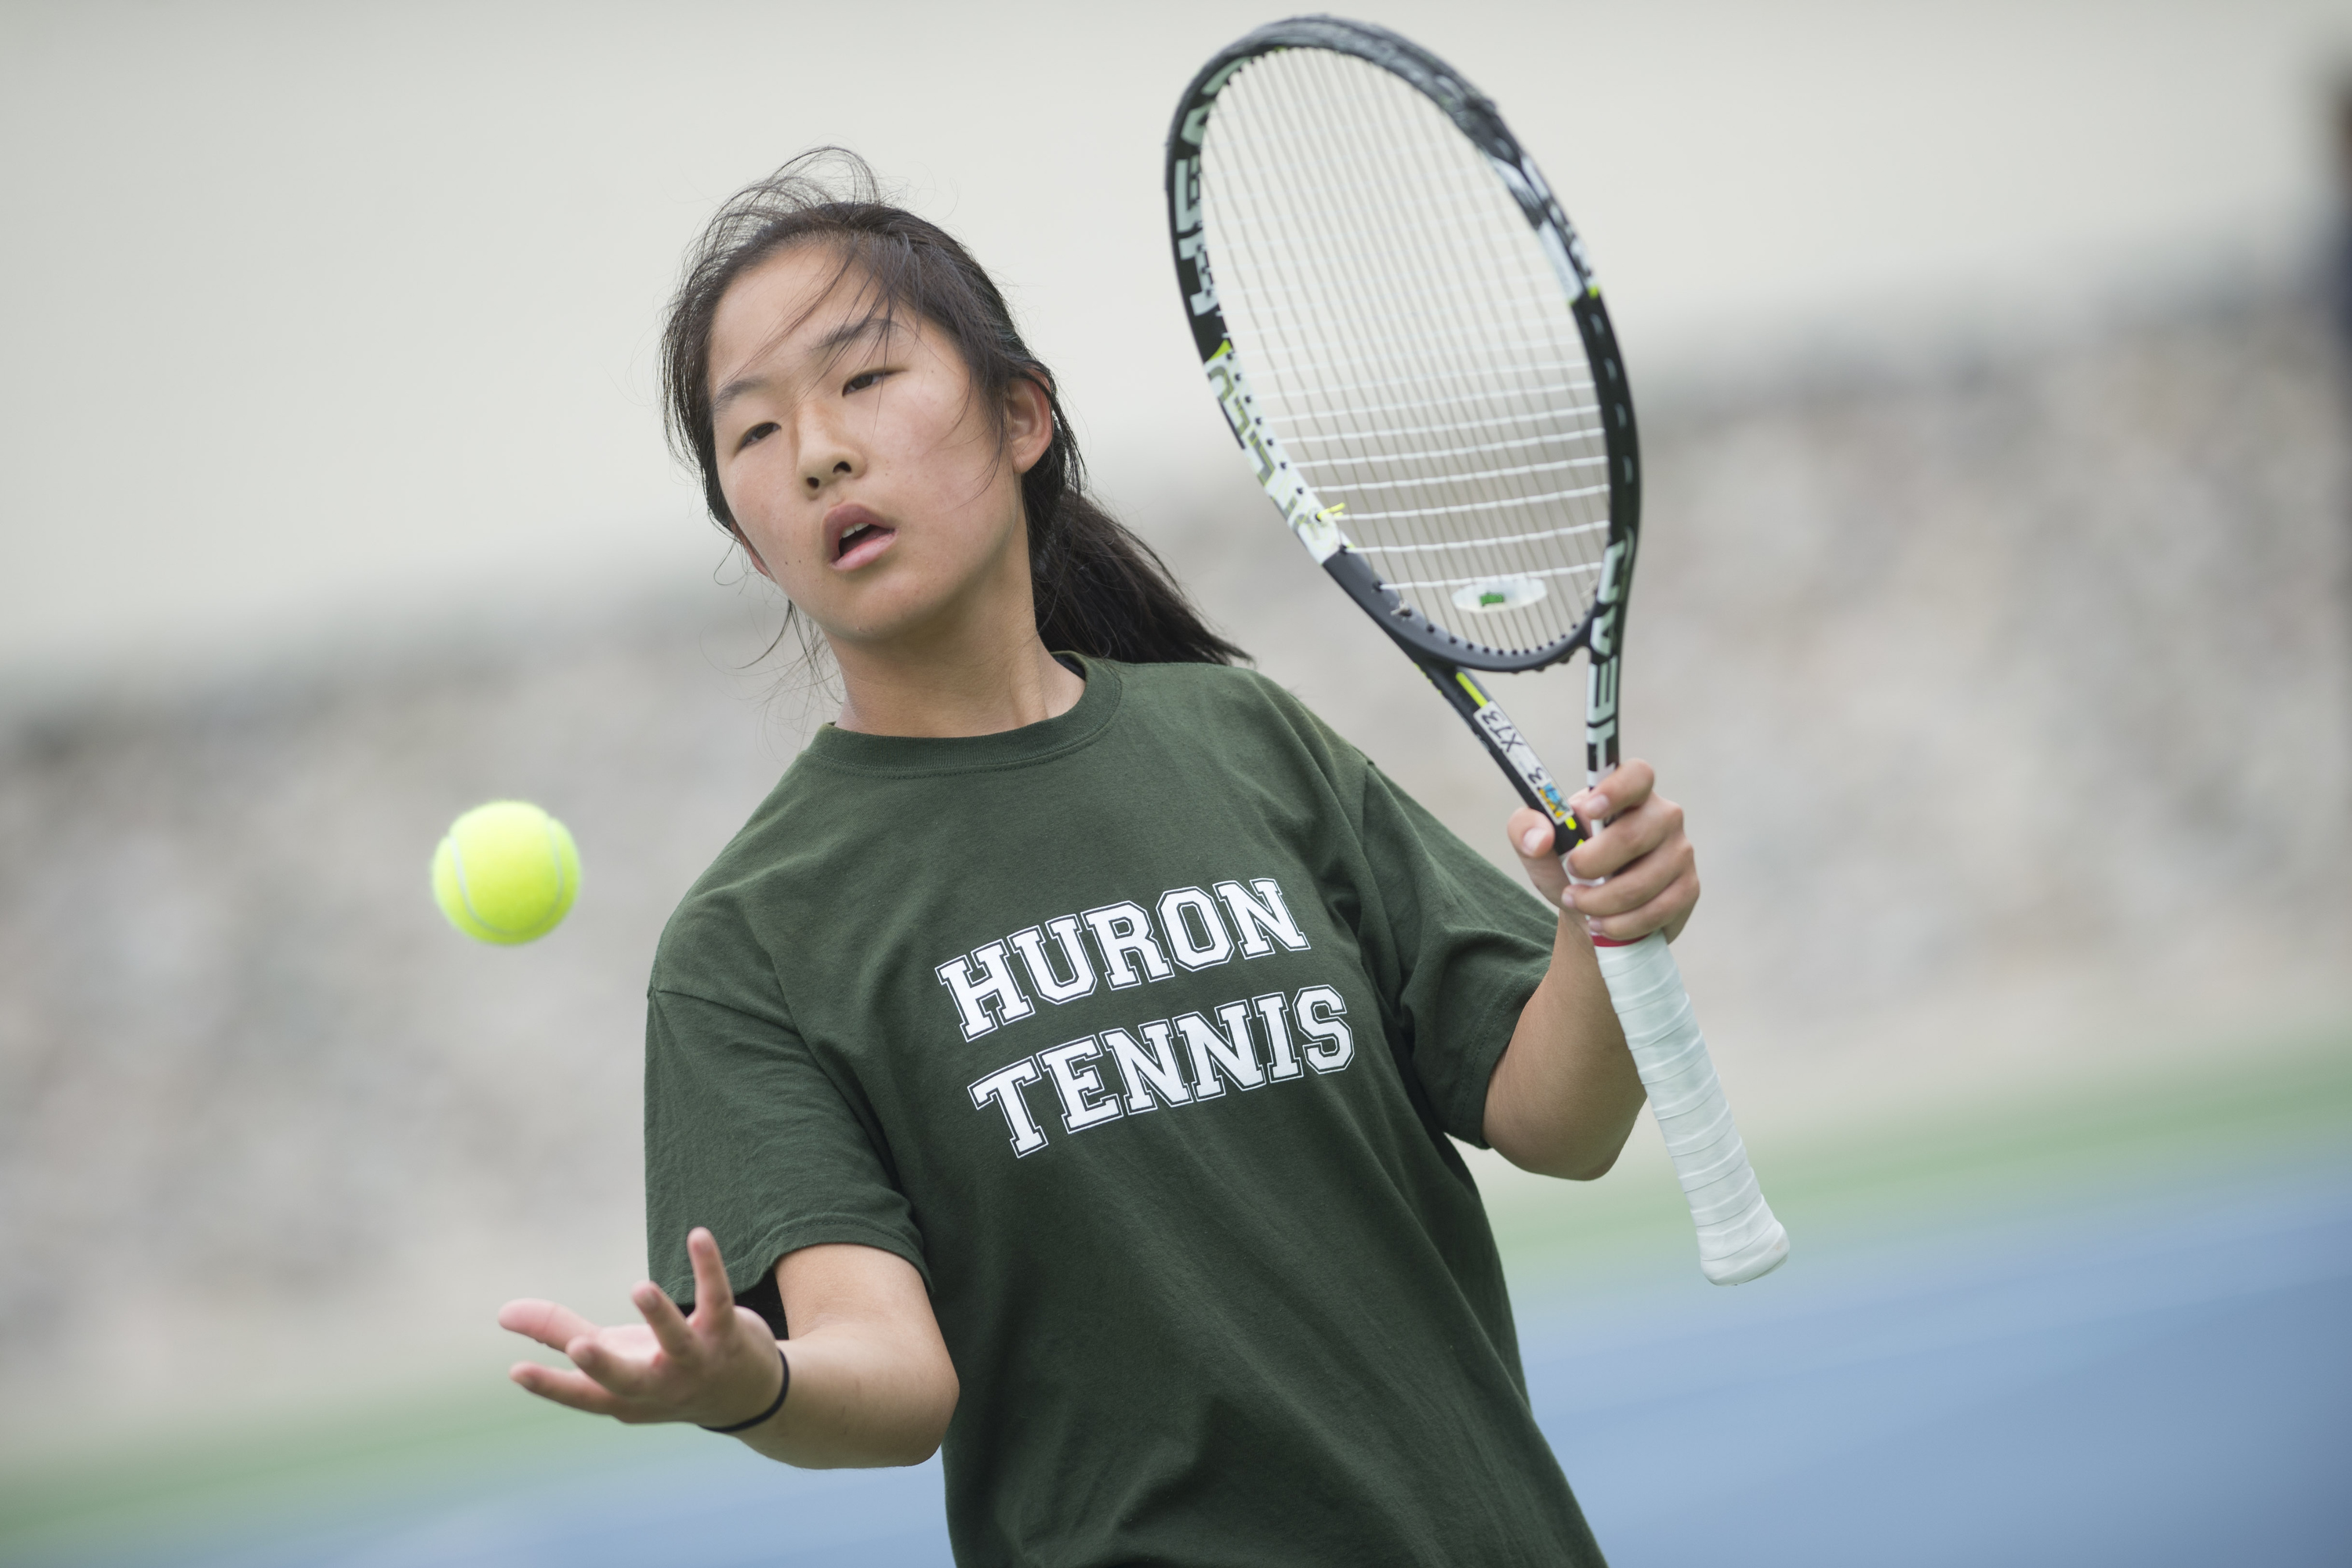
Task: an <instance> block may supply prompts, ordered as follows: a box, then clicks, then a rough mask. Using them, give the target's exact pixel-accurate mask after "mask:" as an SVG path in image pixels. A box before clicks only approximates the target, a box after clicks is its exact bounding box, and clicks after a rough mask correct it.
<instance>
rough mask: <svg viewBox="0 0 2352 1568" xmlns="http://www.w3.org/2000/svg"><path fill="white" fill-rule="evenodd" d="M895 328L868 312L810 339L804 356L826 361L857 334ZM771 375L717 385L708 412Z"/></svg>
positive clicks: (763, 386)
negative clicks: (811, 340) (806, 353)
mask: <svg viewBox="0 0 2352 1568" xmlns="http://www.w3.org/2000/svg"><path fill="white" fill-rule="evenodd" d="M897 330H898V324H897V323H896V322H895V321H891V320H890V318H889V317H887V316H883V315H873V316H867V317H866V318H865V319H864V320H862V321H844V322H842V323H841V325H839V326H837V327H835V328H834V329H833V331H829V332H827V333H825V334H824V336H823V337H821V338H819V339H817V341H816V342H814V343H811V344H810V345H809V351H808V355H807V357H808V358H810V359H813V360H815V361H817V362H818V363H827V362H830V361H831V360H833V359H834V358H835V357H836V356H837V355H839V354H840V353H841V351H842V350H844V349H845V348H847V347H848V346H849V345H850V344H852V343H854V342H856V341H857V340H858V339H860V338H864V337H888V336H890V335H891V334H892V333H894V332H895V331H897ZM773 381H774V378H773V377H772V376H769V375H765V374H761V373H758V372H754V373H753V374H750V375H739V376H737V377H736V378H735V379H734V380H732V381H730V382H729V383H728V384H726V385H724V386H722V387H720V388H719V390H718V391H717V392H715V393H713V394H712V395H711V397H710V416H711V417H712V418H713V419H716V418H718V417H719V415H720V414H721V413H723V412H724V411H725V410H726V407H727V405H729V404H730V403H732V402H734V401H735V400H736V399H737V398H739V397H741V396H742V395H745V394H746V393H751V392H763V391H765V390H767V388H768V387H769V386H770V385H772V384H773Z"/></svg>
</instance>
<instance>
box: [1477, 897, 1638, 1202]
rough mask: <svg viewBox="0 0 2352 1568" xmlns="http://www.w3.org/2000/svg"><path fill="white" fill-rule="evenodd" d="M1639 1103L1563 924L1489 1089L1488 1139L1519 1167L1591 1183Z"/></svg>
mask: <svg viewBox="0 0 2352 1568" xmlns="http://www.w3.org/2000/svg"><path fill="white" fill-rule="evenodd" d="M1642 1101H1643V1090H1642V1079H1641V1076H1640V1075H1639V1074H1638V1073H1636V1072H1635V1071H1634V1070H1633V1056H1632V1055H1631V1053H1629V1052H1628V1051H1627V1050H1626V1048H1625V1036H1624V1032H1623V1030H1622V1029H1621V1028H1619V1027H1618V1024H1617V1013H1616V1010H1615V1009H1614V1008H1613V1007H1612V1006H1611V1005H1610V1002H1609V990H1608V987H1607V986H1606V985H1605V984H1602V982H1601V968H1600V965H1599V964H1597V963H1594V962H1593V958H1592V944H1591V942H1589V941H1588V940H1587V939H1586V937H1585V935H1584V933H1583V931H1580V930H1579V929H1578V927H1577V924H1576V922H1575V921H1571V920H1565V919H1564V920H1562V921H1560V922H1559V932H1558V934H1557V936H1556V937H1555V938H1554V939H1553V942H1552V954H1551V966H1550V967H1549V969H1548V970H1546V971H1545V973H1544V978H1543V983H1542V984H1540V985H1538V986H1537V987H1536V991H1535V994H1534V995H1532V996H1530V997H1528V1005H1526V1006H1525V1007H1524V1008H1522V1009H1521V1010H1520V1012H1519V1022H1518V1026H1517V1028H1516V1029H1514V1030H1513V1031H1512V1034H1511V1043H1510V1045H1509V1047H1507V1048H1506V1049H1505V1051H1504V1052H1503V1059H1502V1060H1501V1061H1500V1062H1498V1063H1497V1064H1496V1068H1495V1076H1494V1078H1493V1079H1491V1080H1490V1081H1489V1082H1488V1084H1487V1089H1486V1128H1485V1131H1486V1142H1488V1143H1490V1144H1492V1145H1493V1146H1494V1148H1495V1150H1496V1152H1498V1153H1500V1154H1501V1155H1502V1156H1503V1157H1504V1158H1505V1159H1507V1160H1508V1161H1510V1162H1511V1163H1513V1164H1514V1165H1517V1166H1519V1167H1520V1168H1521V1169H1523V1170H1528V1171H1534V1172H1537V1173H1540V1174H1543V1175H1547V1176H1564V1177H1567V1178H1569V1179H1570V1180H1572V1181H1591V1180H1592V1179H1593V1178H1594V1177H1596V1176H1600V1175H1602V1174H1604V1173H1607V1171H1608V1170H1609V1167H1610V1166H1612V1165H1613V1164H1615V1163H1617V1155H1618V1153H1619V1152H1621V1151H1622V1149H1623V1148H1624V1147H1625V1139H1626V1137H1627V1136H1628V1135H1629V1134H1630V1133H1631V1132H1632V1131H1633V1120H1634V1118H1635V1117H1636V1116H1638V1115H1640V1114H1641V1110H1642Z"/></svg>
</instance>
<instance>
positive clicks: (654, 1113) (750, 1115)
mask: <svg viewBox="0 0 2352 1568" xmlns="http://www.w3.org/2000/svg"><path fill="white" fill-rule="evenodd" d="M854 1096H855V1089H854V1088H853V1089H849V1090H848V1091H846V1092H845V1089H844V1087H843V1086H842V1085H841V1084H839V1083H837V1082H836V1081H835V1079H834V1078H833V1077H832V1075H830V1074H829V1073H828V1072H827V1071H826V1070H825V1068H824V1064H823V1063H822V1062H820V1061H819V1060H818V1059H817V1058H816V1057H815V1055H814V1053H813V1052H812V1051H811V1050H810V1049H809V1047H808V1046H807V1044H806V1043H805V1042H804V1041H803V1040H802V1038H801V1037H800V1036H799V1035H798V1034H797V1033H796V1032H795V1031H794V1030H793V1028H792V1027H791V1026H790V1025H789V1023H787V1022H785V1021H783V1020H782V1019H781V1018H776V1017H766V1016H754V1015H752V1014H751V1013H747V1012H744V1011H741V1010H739V1009H737V1008H734V1007H730V1006H728V1005H724V1004H721V1003H718V1002H713V1001H710V1000H709V999H707V998H704V997H701V996H697V995H693V994H688V993H686V992H681V991H677V990H672V989H667V988H664V987H661V986H658V985H656V987H655V988H654V989H653V990H652V992H651V993H650V994H648V996H647V998H646V1250H647V1253H648V1256H649V1257H650V1259H651V1268H652V1274H653V1278H654V1280H655V1282H656V1283H657V1284H659V1285H660V1286H661V1288H662V1289H664V1290H665V1291H667V1292H668V1294H669V1296H670V1298H671V1300H677V1301H688V1300H692V1299H693V1296H694V1270H693V1268H692V1266H691V1265H690V1264H689V1263H688V1258H687V1251H686V1237H687V1232H688V1231H689V1230H691V1229H692V1228H693V1227H694V1226H698V1225H699V1226H709V1229H710V1233H711V1235H712V1236H714V1237H717V1238H718V1241H719V1253H720V1255H721V1256H722V1257H724V1258H726V1260H727V1277H728V1281H729V1283H730V1285H732V1286H733V1287H734V1289H735V1292H736V1294H737V1295H738V1296H739V1297H750V1298H753V1304H755V1305H756V1304H759V1303H758V1300H757V1298H758V1297H759V1296H760V1295H763V1294H764V1289H763V1286H764V1284H765V1282H766V1281H767V1280H768V1279H769V1277H770V1276H771V1274H772V1272H773V1270H774V1268H775V1265H776V1260H777V1259H778V1258H782V1257H783V1256H784V1255H785V1254H786V1253H788V1252H794V1251H797V1250H799V1249H800V1248H801V1247H814V1246H817V1245H819V1244H821V1243H826V1242H856V1243H859V1244H861V1245H863V1246H866V1247H880V1248H882V1249H883V1250H884V1251H886V1252H891V1253H895V1254H897V1255H898V1257H900V1258H905V1259H906V1260H907V1261H908V1263H910V1264H912V1265H914V1267H915V1268H916V1270H917V1271H918V1272H919V1273H921V1274H922V1275H923V1277H924V1282H925V1284H926V1285H928V1284H929V1267H928V1265H927V1264H926V1262H925V1259H924V1257H923V1248H922V1239H921V1235H920V1233H919V1230H918V1229H917V1227H916V1225H915V1222H914V1216H913V1214H912V1212H911V1210H910V1208H909V1206H908V1202H907V1199H906V1196H905V1194H903V1193H901V1192H900V1191H899V1190H898V1184H896V1183H895V1182H894V1181H893V1180H892V1179H891V1173H890V1171H889V1168H888V1165H887V1162H886V1161H885V1160H884V1158H883V1156H882V1155H881V1153H880V1152H878V1150H877V1134H876V1132H875V1131H873V1130H872V1129H871V1128H870V1127H869V1125H868V1121H867V1118H866V1117H864V1116H861V1115H860V1114H859V1111H858V1110H857V1109H856V1106H855V1105H853V1103H852V1100H853V1097H854Z"/></svg>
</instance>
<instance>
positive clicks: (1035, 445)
mask: <svg viewBox="0 0 2352 1568" xmlns="http://www.w3.org/2000/svg"><path fill="white" fill-rule="evenodd" d="M1053 444H1054V404H1053V400H1052V399H1051V398H1049V397H1048V396H1047V395H1045V388H1044V387H1042V386H1040V385H1038V384H1037V383H1035V382H1034V381H1032V380H1030V379H1029V378H1028V377H1027V376H1025V375H1016V376H1014V377H1013V384H1012V385H1011V386H1008V387H1006V388H1005V389H1004V446H1005V450H1006V452H1007V454H1008V455H1010V456H1011V458H1013V472H1015V473H1021V474H1025V473H1027V472H1028V471H1029V470H1030V469H1032V468H1035V467H1036V466H1037V459H1038V458H1042V457H1044V456H1045V448H1046V447H1050V446H1052V445H1053Z"/></svg>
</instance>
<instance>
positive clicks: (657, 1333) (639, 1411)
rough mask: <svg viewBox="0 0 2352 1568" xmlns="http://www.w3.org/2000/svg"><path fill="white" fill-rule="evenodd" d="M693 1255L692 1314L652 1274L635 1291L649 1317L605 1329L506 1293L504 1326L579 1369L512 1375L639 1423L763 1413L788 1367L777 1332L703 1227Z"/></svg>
mask: <svg viewBox="0 0 2352 1568" xmlns="http://www.w3.org/2000/svg"><path fill="white" fill-rule="evenodd" d="M686 1249H687V1254H688V1257H689V1258H692V1259H693V1261H694V1297H695V1300H694V1313H693V1315H692V1316H691V1317H688V1316H686V1315H684V1314H682V1313H680V1312H679V1311H678V1310H677V1306H676V1304H675V1303H673V1302H672V1301H671V1300H670V1299H669V1298H668V1297H667V1296H666V1295H664V1294H663V1293H662V1290H661V1288H660V1287H659V1286H657V1285H656V1284H654V1283H653V1282H652V1281H651V1280H647V1281H646V1282H644V1283H642V1284H640V1285H639V1286H638V1287H637V1288H636V1289H635V1290H633V1291H631V1292H630V1296H629V1299H630V1300H631V1301H633V1302H634V1303H635V1305H636V1309H637V1310H638V1311H639V1312H641V1313H643V1314H644V1315H645V1320H646V1321H644V1322H643V1323H623V1324H618V1325H615V1326H614V1327H612V1328H602V1327H599V1326H598V1325H596V1324H594V1323H592V1322H590V1321H588V1320H587V1319H585V1318H583V1317H582V1316H581V1315H580V1314H579V1313H577V1312H575V1311H573V1310H572V1309H570V1308H569V1307H564V1306H561V1305H559V1304H557V1303H556V1302H553V1301H537V1300H522V1301H509V1302H508V1303H507V1304H506V1305H505V1306H504V1307H501V1308H499V1327H500V1328H503V1329H508V1330H511V1331H513V1332H515V1333H518V1334H522V1335H526V1336H527V1337H529V1338H530V1339H534V1340H537V1341H538V1342H540V1343H541V1344H543V1345H545V1346H547V1347H548V1348H549V1349H551V1350H559V1351H562V1352H563V1353H564V1354H565V1355H567V1356H570V1357H571V1358H572V1366H573V1367H575V1368H577V1369H578V1370H576V1371H570V1372H567V1371H565V1370H563V1369H562V1368H561V1367H551V1366H541V1365H540V1364H539V1363H537V1362H529V1361H522V1362H517V1363H515V1364H514V1366H513V1367H512V1368H511V1369H510V1370H509V1372H508V1373H507V1375H508V1376H509V1377H511V1378H513V1379H514V1380H515V1381H516V1382H517V1383H519V1384H522V1386H523V1387H525V1388H527V1389H529V1390H530V1392H531V1393H533V1394H538V1395H540V1396H541V1398H545V1399H551V1400H553V1401H555V1403H556V1404H558V1405H570V1406H571V1407H572V1409H574V1410H585V1411H587V1412H588V1413H590V1414H591V1415H610V1416H611V1417H613V1419H614V1420H615V1421H625V1422H628V1423H631V1424H632V1425H635V1424H639V1423H644V1422H652V1421H692V1422H695V1423H697V1424H698V1425H700V1426H729V1425H730V1424H732V1423H734V1422H737V1421H742V1420H746V1419H748V1418H750V1417H751V1416H753V1415H758V1414H759V1413H760V1412H761V1410H762V1409H763V1408H765V1407H766V1406H767V1405H768V1404H769V1402H770V1401H772V1399H774V1398H775V1396H776V1388H777V1385H778V1383H779V1381H780V1380H781V1379H782V1377H783V1375H784V1371H783V1367H782V1363H780V1362H779V1360H778V1356H777V1349H776V1338H775V1335H773V1334H772V1333H771V1332H769V1331H768V1325H767V1324H766V1323H764V1322H762V1321H761V1320H760V1315H759V1314H758V1313H756V1312H754V1311H752V1310H751V1309H750V1308H748V1307H739V1306H737V1305H736V1304H735V1292H734V1290H733V1289H732V1288H731V1287H730V1286H729V1284H728V1283H727V1267H726V1265H725V1263H723V1262H722V1261H721V1260H720V1258H719V1243H718V1241H717V1240H716V1239H715V1238H714V1237H712V1236H711V1234H710V1233H709V1231H708V1230H704V1229H702V1228H701V1227H699V1226H697V1227H696V1228H695V1230H694V1231H693V1232H692V1233H691V1234H690V1235H688V1237H687V1239H686Z"/></svg>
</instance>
